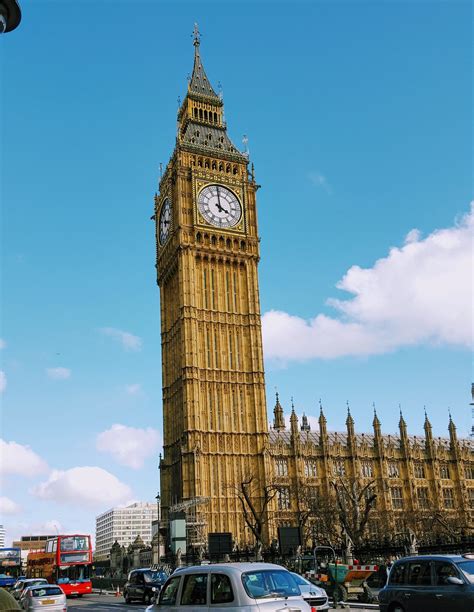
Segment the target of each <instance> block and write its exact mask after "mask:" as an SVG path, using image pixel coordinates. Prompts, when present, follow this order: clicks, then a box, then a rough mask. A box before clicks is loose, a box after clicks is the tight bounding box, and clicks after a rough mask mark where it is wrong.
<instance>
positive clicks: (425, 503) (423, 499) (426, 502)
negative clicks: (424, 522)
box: [417, 487, 430, 509]
mask: <svg viewBox="0 0 474 612" xmlns="http://www.w3.org/2000/svg"><path fill="white" fill-rule="evenodd" d="M417 495H418V505H419V506H420V508H423V509H427V508H429V507H430V499H429V495H428V487H420V488H419V489H418V490H417Z"/></svg>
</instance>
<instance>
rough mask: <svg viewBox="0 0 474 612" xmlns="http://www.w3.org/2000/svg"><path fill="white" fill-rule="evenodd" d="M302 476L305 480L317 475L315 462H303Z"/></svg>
mask: <svg viewBox="0 0 474 612" xmlns="http://www.w3.org/2000/svg"><path fill="white" fill-rule="evenodd" d="M304 475H305V476H306V478H316V477H317V475H318V464H317V463H316V461H311V460H308V461H305V462H304Z"/></svg>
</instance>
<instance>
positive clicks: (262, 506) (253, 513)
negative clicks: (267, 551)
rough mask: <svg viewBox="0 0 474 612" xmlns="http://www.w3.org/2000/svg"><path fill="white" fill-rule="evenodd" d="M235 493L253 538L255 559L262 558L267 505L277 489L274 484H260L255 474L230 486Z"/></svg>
mask: <svg viewBox="0 0 474 612" xmlns="http://www.w3.org/2000/svg"><path fill="white" fill-rule="evenodd" d="M230 488H231V489H232V490H233V491H234V492H235V494H236V496H237V498H238V500H239V501H240V505H241V507H242V514H243V517H244V521H245V524H246V525H247V527H248V528H249V529H250V531H251V532H252V534H253V536H254V538H255V554H256V558H257V561H260V560H261V559H262V549H263V544H264V529H265V525H266V524H267V522H268V506H269V504H270V502H271V501H272V500H273V499H274V497H275V496H276V494H277V493H278V491H279V487H278V486H276V485H265V486H263V487H262V486H261V483H260V481H259V480H258V479H257V478H255V476H246V477H244V479H243V480H242V482H240V483H239V484H238V485H236V486H231V487H230Z"/></svg>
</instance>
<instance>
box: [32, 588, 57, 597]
mask: <svg viewBox="0 0 474 612" xmlns="http://www.w3.org/2000/svg"><path fill="white" fill-rule="evenodd" d="M30 593H31V596H32V597H51V596H53V595H62V594H63V592H62V591H61V589H60V588H59V587H57V586H44V587H35V588H33V589H30Z"/></svg>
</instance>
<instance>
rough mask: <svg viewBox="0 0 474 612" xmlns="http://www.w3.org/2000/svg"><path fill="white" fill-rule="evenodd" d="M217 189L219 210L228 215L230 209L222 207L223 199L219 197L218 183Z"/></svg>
mask: <svg viewBox="0 0 474 612" xmlns="http://www.w3.org/2000/svg"><path fill="white" fill-rule="evenodd" d="M216 191H217V210H219V211H220V212H225V213H226V214H227V215H228V214H229V211H228V210H226V209H225V208H222V206H221V199H220V197H219V187H218V186H217V185H216Z"/></svg>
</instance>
